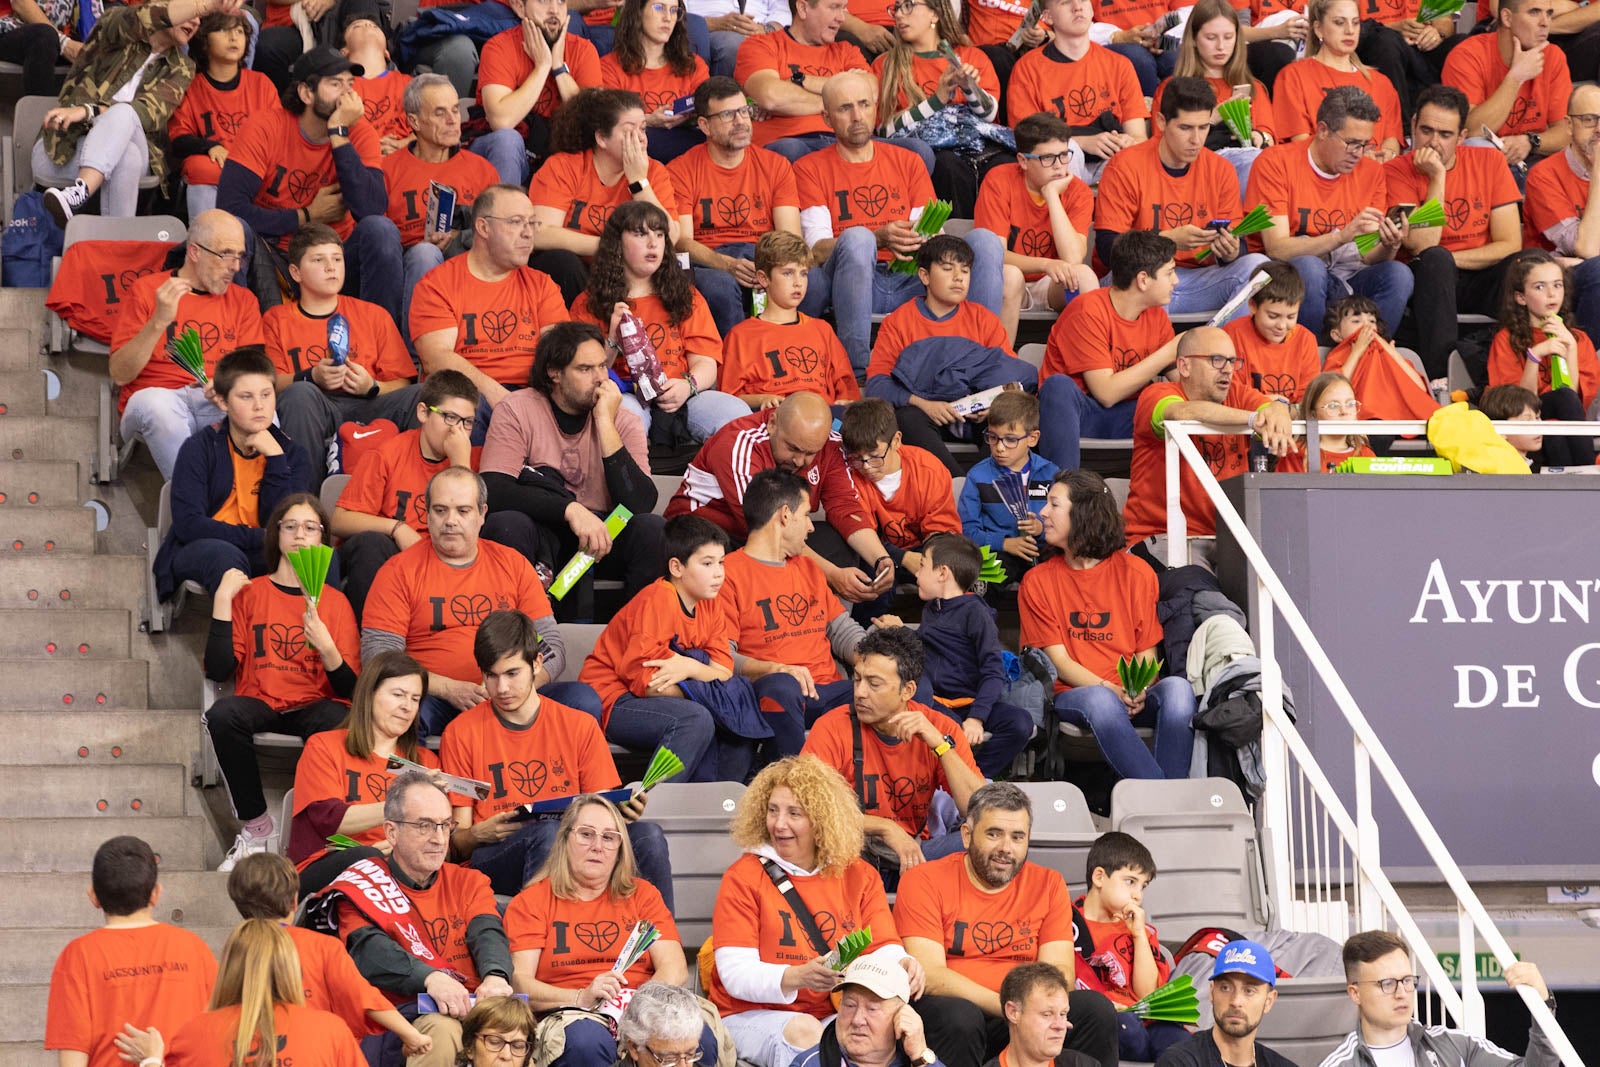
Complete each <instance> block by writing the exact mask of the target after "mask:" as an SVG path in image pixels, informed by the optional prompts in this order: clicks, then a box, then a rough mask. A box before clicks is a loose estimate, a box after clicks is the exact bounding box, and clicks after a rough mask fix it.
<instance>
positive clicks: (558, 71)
mask: <svg viewBox="0 0 1600 1067" xmlns="http://www.w3.org/2000/svg"><path fill="white" fill-rule="evenodd" d="M571 73H572V68H571V67H569V66H567V65H566V64H565V63H563V64H561V66H559V67H556V68H555V69H553V70H551V71H550V77H552V78H559V77H561V75H563V74H571Z"/></svg>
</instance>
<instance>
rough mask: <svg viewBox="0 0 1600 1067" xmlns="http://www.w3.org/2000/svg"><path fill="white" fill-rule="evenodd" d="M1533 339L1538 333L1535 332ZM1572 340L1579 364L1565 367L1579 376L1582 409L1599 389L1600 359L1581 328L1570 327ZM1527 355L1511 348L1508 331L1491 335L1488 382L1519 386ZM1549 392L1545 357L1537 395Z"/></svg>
mask: <svg viewBox="0 0 1600 1067" xmlns="http://www.w3.org/2000/svg"><path fill="white" fill-rule="evenodd" d="M1534 337H1535V339H1538V338H1539V334H1535V335H1534ZM1572 339H1573V340H1574V341H1577V342H1578V359H1577V363H1578V365H1577V366H1576V367H1568V368H1567V370H1568V371H1569V372H1570V373H1576V374H1577V376H1578V396H1579V397H1580V398H1581V399H1582V400H1583V408H1584V410H1585V411H1587V410H1589V405H1590V404H1591V403H1593V402H1594V398H1595V394H1596V392H1597V391H1600V361H1597V360H1596V358H1595V349H1594V342H1593V341H1590V340H1589V335H1588V334H1586V333H1584V332H1583V331H1582V330H1573V331H1572ZM1526 358H1527V357H1525V356H1524V355H1523V354H1522V353H1521V352H1513V351H1512V350H1511V334H1510V333H1508V332H1507V331H1505V330H1501V331H1500V332H1499V333H1497V334H1495V335H1494V341H1493V342H1492V343H1491V344H1490V345H1489V384H1490V385H1491V386H1494V385H1521V384H1522V367H1523V364H1524V363H1525V362H1526ZM1549 391H1550V360H1549V358H1548V357H1546V359H1545V361H1544V363H1543V364H1542V365H1540V367H1539V387H1538V393H1539V395H1540V396H1543V395H1544V394H1546V393H1548V392H1549Z"/></svg>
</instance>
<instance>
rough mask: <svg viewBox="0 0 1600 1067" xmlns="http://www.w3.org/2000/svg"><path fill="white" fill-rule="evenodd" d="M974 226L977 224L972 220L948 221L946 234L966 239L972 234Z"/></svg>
mask: <svg viewBox="0 0 1600 1067" xmlns="http://www.w3.org/2000/svg"><path fill="white" fill-rule="evenodd" d="M974 225H976V224H975V223H974V222H973V221H972V220H971V219H946V220H945V223H944V232H945V233H947V234H949V235H950V236H951V237H965V236H966V235H967V234H969V233H971V232H972V229H973V226H974Z"/></svg>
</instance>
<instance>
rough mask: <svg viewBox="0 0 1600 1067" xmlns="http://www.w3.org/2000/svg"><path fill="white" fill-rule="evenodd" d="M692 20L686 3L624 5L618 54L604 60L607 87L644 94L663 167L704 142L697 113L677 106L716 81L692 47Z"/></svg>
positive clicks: (631, 1)
mask: <svg viewBox="0 0 1600 1067" xmlns="http://www.w3.org/2000/svg"><path fill="white" fill-rule="evenodd" d="M687 14H688V12H687V10H686V9H685V8H684V6H683V0H624V2H623V4H622V8H621V11H620V13H619V14H618V16H617V32H616V42H617V43H616V50H615V51H613V52H612V53H611V54H609V55H606V56H602V57H601V59H600V79H601V84H602V85H604V86H605V87H606V88H607V89H626V90H628V91H630V92H634V93H638V94H639V99H640V100H641V101H642V102H643V104H644V127H645V129H644V135H645V139H646V141H647V142H648V143H649V145H650V158H651V159H654V160H656V161H657V162H659V163H670V162H671V161H672V160H674V159H677V158H678V157H679V156H681V155H683V153H685V152H687V151H688V150H689V149H691V148H693V147H694V146H695V145H697V144H700V143H701V142H702V141H704V140H705V135H704V134H703V133H701V132H700V130H699V128H698V127H697V126H696V125H695V123H694V108H693V107H692V106H691V107H687V108H684V109H682V110H678V109H677V108H675V107H674V106H673V105H674V102H675V101H677V100H680V99H682V98H684V97H686V96H693V95H694V91H695V89H696V87H698V86H699V84H700V83H701V82H703V81H705V80H706V79H707V78H708V77H710V76H711V73H710V71H709V70H708V69H707V67H706V61H705V60H703V59H701V58H700V57H699V56H697V55H695V54H694V48H693V46H692V45H690V43H689V28H688V24H687V19H686V16H687Z"/></svg>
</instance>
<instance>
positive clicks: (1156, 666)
mask: <svg viewBox="0 0 1600 1067" xmlns="http://www.w3.org/2000/svg"><path fill="white" fill-rule="evenodd" d="M1160 675H1161V661H1160V660H1158V659H1134V660H1129V659H1127V658H1125V657H1123V656H1118V657H1117V680H1118V681H1120V682H1121V683H1122V689H1123V691H1124V692H1125V693H1127V694H1128V695H1129V696H1131V697H1136V696H1138V695H1139V694H1140V693H1142V692H1144V691H1145V690H1146V689H1148V688H1150V683H1151V682H1153V681H1155V680H1156V679H1157V678H1158V677H1160Z"/></svg>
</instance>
